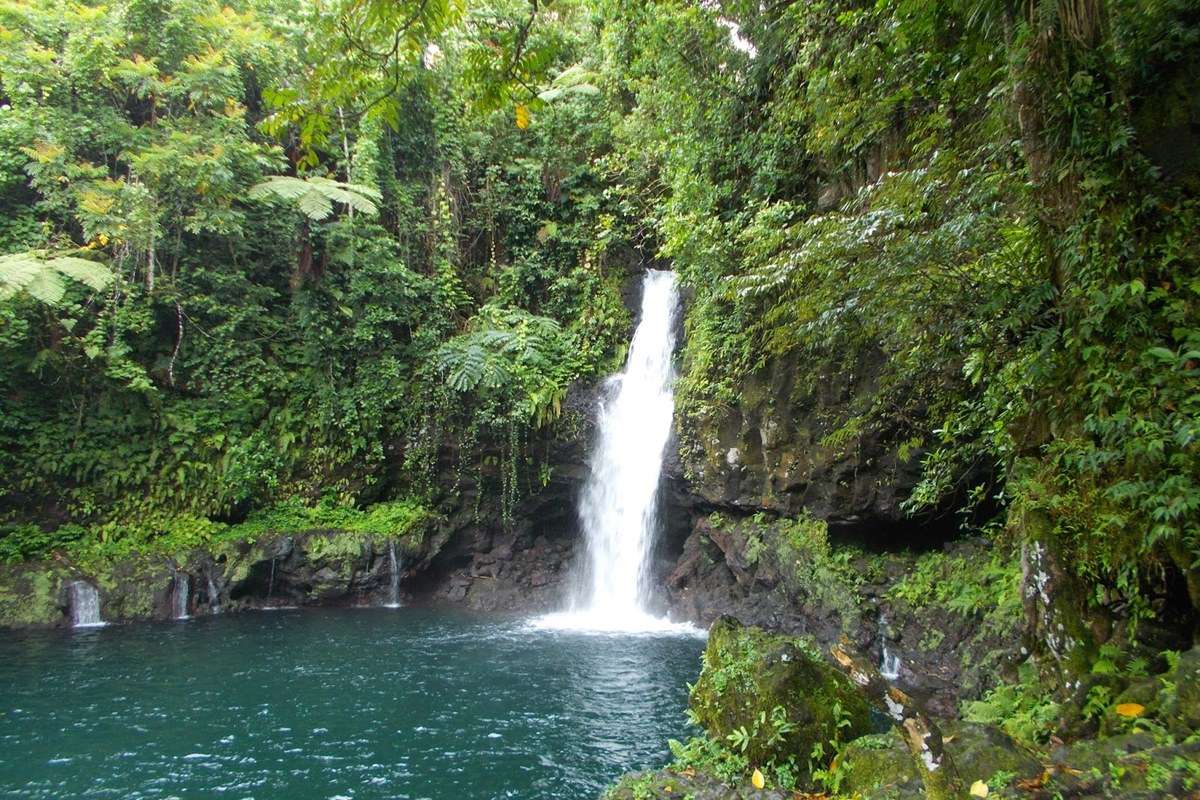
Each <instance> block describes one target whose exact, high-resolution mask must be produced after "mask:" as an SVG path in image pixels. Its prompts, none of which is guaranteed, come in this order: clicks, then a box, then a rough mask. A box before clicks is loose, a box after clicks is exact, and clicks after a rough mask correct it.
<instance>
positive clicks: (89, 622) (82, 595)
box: [71, 581, 104, 628]
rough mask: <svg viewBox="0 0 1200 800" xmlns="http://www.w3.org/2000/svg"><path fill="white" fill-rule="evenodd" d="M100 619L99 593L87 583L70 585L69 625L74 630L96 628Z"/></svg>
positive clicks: (99, 623)
mask: <svg viewBox="0 0 1200 800" xmlns="http://www.w3.org/2000/svg"><path fill="white" fill-rule="evenodd" d="M103 624H104V620H102V619H100V593H99V592H98V591H96V587H95V586H92V585H91V584H90V583H88V582H87V581H72V583H71V625H72V627H75V628H97V627H99V626H101V625H103Z"/></svg>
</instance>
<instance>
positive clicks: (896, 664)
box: [879, 614, 903, 681]
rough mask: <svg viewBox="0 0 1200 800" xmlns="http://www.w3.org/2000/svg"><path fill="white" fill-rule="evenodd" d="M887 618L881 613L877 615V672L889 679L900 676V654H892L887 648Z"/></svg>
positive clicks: (892, 679)
mask: <svg viewBox="0 0 1200 800" xmlns="http://www.w3.org/2000/svg"><path fill="white" fill-rule="evenodd" d="M889 630H890V629H889V628H888V620H887V617H886V616H884V615H883V614H880V615H879V674H880V675H881V676H882V677H883V678H884V679H885V680H889V681H894V680H896V679H897V678H899V677H900V665H901V664H902V663H903V662H901V661H900V656H898V655H894V654H893V653H892V651H891V650H889V649H888V634H889Z"/></svg>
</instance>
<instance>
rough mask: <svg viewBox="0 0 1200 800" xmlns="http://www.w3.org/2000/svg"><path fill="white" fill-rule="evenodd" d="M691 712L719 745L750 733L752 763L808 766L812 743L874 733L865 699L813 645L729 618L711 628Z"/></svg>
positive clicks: (694, 689)
mask: <svg viewBox="0 0 1200 800" xmlns="http://www.w3.org/2000/svg"><path fill="white" fill-rule="evenodd" d="M691 708H692V711H693V712H694V713H695V715H696V717H697V719H698V720H699V721H700V723H701V724H702V725H703V726H704V727H705V729H706V730H707V731H708V732H709V734H710V736H712V738H713V739H715V740H718V741H727V740H728V737H729V736H730V735H731V734H735V732H741V733H746V734H748V742H747V744H746V747H745V749H744V753H745V755H746V757H747V758H748V759H749V760H750V762H751V763H752V764H767V763H769V762H771V761H779V762H782V761H784V760H786V759H787V758H788V757H789V756H795V757H796V758H797V760H798V761H800V762H802V763H803V762H806V761H807V759H808V758H809V755H810V753H811V752H812V749H813V745H814V744H817V743H821V744H823V745H824V744H825V743H827V742H829V741H832V740H834V739H836V738H838V737H841V738H854V737H856V736H860V735H862V734H864V733H867V732H868V731H869V730H870V710H869V708H868V705H867V701H866V698H864V697H863V696H862V694H861V693H860V692H859V691H858V689H857V688H856V687H855V686H854V685H853V684H852V683H851V682H850V680H849V679H848V678H846V677H845V676H844V675H842V673H841V672H839V671H838V670H836V669H835V668H833V667H831V666H830V665H828V664H826V663H825V662H824V661H823V660H822V659H821V656H820V654H819V653H818V652H817V651H815V650H814V649H813V647H812V645H811V644H809V643H807V642H805V641H804V640H801V639H799V638H796V637H790V636H782V635H778V634H770V633H767V632H766V631H763V630H761V629H758V628H748V627H745V626H743V625H741V624H740V623H739V622H737V621H736V620H734V619H732V618H728V617H726V618H722V619H720V620H718V621H717V622H716V623H715V624H714V625H713V627H712V629H711V630H710V631H709V638H708V646H707V648H706V649H705V652H704V668H703V670H702V671H701V673H700V677H699V679H698V680H697V681H696V685H695V687H694V688H693V690H692V693H691ZM735 735H736V734H735Z"/></svg>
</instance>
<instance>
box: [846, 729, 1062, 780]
mask: <svg viewBox="0 0 1200 800" xmlns="http://www.w3.org/2000/svg"><path fill="white" fill-rule="evenodd" d="M942 735H943V737H944V741H945V744H946V750H947V751H948V752H949V753H950V756H951V758H952V759H953V761H954V766H955V768H956V769H957V770H958V773H959V776H960V777H961V778H962V780H963V783H965V784H966V785H968V786H969V785H971V784H972V783H974V782H975V781H977V780H981V781H983V782H984V783H989V784H990V785H992V788H993V789H995V788H999V785H998V784H996V782H995V781H994V780H993V777H994V776H997V775H1000V776H1009V777H1008V779H1007V780H1013V779H1021V778H1030V777H1033V776H1035V775H1038V774H1040V773H1041V771H1042V765H1041V762H1040V761H1039V760H1038V759H1037V758H1035V757H1034V756H1033V755H1032V754H1031V753H1029V752H1027V751H1026V750H1024V749H1022V748H1021V747H1020V746H1018V745H1017V743H1016V742H1014V741H1013V740H1012V739H1010V738H1009V737H1008V736H1006V735H1005V734H1004V732H1003V731H1001V730H1000V729H999V728H996V727H993V726H989V725H977V724H973V723H969V722H951V723H949V724H947V725H946V726H945V727H944V728H943V730H942ZM834 774H835V776H836V781H837V787H838V791H839V792H841V793H843V794H846V795H848V796H859V795H862V796H866V797H882V796H887V795H889V794H891V795H909V794H912V795H914V796H924V794H923V792H919V791H918V789H919V787H920V785H921V778H920V771H919V770H918V769H917V765H916V763H915V762H914V761H913V757H912V754H911V752H909V750H908V747H907V746H906V745H905V744H904V741H903V739H902V738H901V737H900V734H899V733H898V732H897V731H895V730H893V731H891V732H889V733H886V734H878V735H873V736H864V737H862V738H860V739H856V740H855V741H853V742H851V743H850V744H848V745H846V747H844V748H843V749H842V752H841V753H840V754H839V755H838V759H837V762H836V766H835V769H834ZM1007 780H1006V781H1005V782H1007ZM993 784H994V785H993Z"/></svg>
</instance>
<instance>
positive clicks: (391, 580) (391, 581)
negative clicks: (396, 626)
mask: <svg viewBox="0 0 1200 800" xmlns="http://www.w3.org/2000/svg"><path fill="white" fill-rule="evenodd" d="M399 607H400V561H399V560H398V559H397V558H396V542H395V541H393V540H391V539H389V540H388V601H387V603H386V604H385V605H384V608H399Z"/></svg>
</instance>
